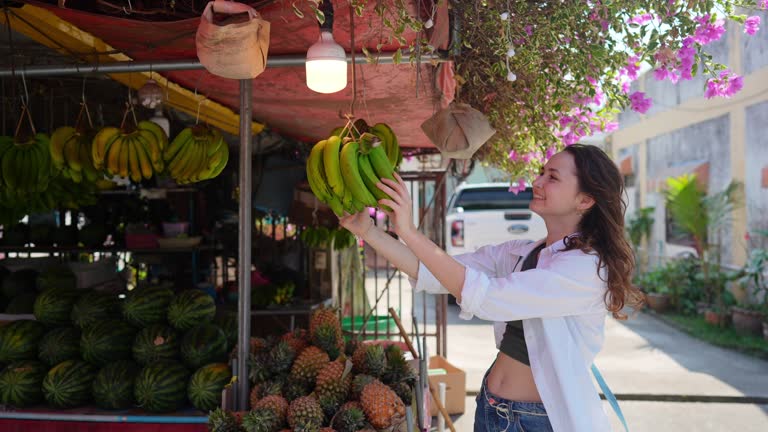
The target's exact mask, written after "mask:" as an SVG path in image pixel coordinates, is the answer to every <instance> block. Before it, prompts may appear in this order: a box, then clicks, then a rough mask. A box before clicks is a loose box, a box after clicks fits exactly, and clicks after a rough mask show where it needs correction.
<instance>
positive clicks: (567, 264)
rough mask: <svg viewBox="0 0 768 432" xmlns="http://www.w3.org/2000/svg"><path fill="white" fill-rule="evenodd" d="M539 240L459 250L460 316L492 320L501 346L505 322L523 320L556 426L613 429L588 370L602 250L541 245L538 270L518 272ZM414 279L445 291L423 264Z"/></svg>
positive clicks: (559, 431)
mask: <svg viewBox="0 0 768 432" xmlns="http://www.w3.org/2000/svg"><path fill="white" fill-rule="evenodd" d="M541 242H543V240H541V241H539V242H535V243H529V242H526V241H510V242H506V243H502V244H499V245H495V246H485V247H482V248H480V249H478V250H477V251H475V252H472V253H467V254H462V255H457V256H455V257H454V258H456V260H457V261H459V262H460V263H462V264H463V265H464V266H465V267H466V273H465V278H464V286H463V288H462V291H461V297H462V299H461V304H460V307H461V313H460V315H459V317H461V318H463V319H467V320H468V319H472V317H473V316H477V317H478V318H480V319H483V320H488V321H494V333H495V336H496V347H497V348H498V347H499V346H500V344H501V338H502V336H503V334H504V327H505V325H506V322H507V321H514V320H522V321H523V329H524V332H525V342H526V344H527V346H528V357H529V359H530V362H531V371H532V372H533V378H534V381H535V382H536V388H537V389H538V391H539V395H540V396H541V400H542V402H543V403H544V406H545V408H546V409H547V414H548V415H549V420H550V423H551V424H552V427H553V429H554V430H555V432H603V431H610V430H611V428H610V424H609V421H608V417H607V415H606V413H605V411H603V407H602V403H601V401H600V397H599V394H598V392H597V389H595V387H594V385H593V383H592V377H591V374H590V366H591V365H592V361H593V359H594V358H595V356H596V355H597V353H598V352H599V351H600V349H601V348H602V346H603V340H604V330H605V317H606V315H607V309H606V306H605V294H606V292H607V286H606V283H605V282H604V281H603V280H602V279H601V278H600V277H599V276H598V273H597V267H598V257H597V255H593V254H587V253H584V252H582V251H580V250H569V251H564V249H565V244H564V242H563V241H559V242H557V243H555V244H552V245H551V246H549V247H545V248H544V249H542V250H541V253H540V254H539V261H538V265H537V266H536V268H535V269H531V270H528V271H525V272H520V268H521V267H522V261H523V259H524V258H525V256H527V255H528V253H529V252H530V251H531V250H533V249H534V248H535V247H536V246H537V245H540V244H541ZM603 274H604V271H603ZM411 283H412V285H413V286H414V290H415V291H426V292H428V293H433V294H444V293H447V292H448V291H447V290H445V288H444V287H443V286H442V285H441V284H440V282H439V281H438V280H437V279H436V278H435V276H434V275H432V273H430V271H429V270H428V269H427V268H426V267H425V266H424V264H421V263H420V264H419V273H418V276H417V279H416V280H413V279H411Z"/></svg>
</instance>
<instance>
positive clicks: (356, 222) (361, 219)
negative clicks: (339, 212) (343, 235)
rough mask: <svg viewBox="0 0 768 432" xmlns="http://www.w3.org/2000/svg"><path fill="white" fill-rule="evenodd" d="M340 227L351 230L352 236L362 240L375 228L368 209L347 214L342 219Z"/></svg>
mask: <svg viewBox="0 0 768 432" xmlns="http://www.w3.org/2000/svg"><path fill="white" fill-rule="evenodd" d="M339 225H341V226H342V227H344V228H346V229H347V230H349V232H351V233H352V234H354V235H356V236H358V237H360V238H362V237H363V236H364V235H365V234H366V233H367V232H368V230H369V229H371V227H372V226H373V220H372V219H371V216H370V215H369V214H368V210H367V209H366V210H364V211H361V212H357V213H355V214H346V215H344V216H342V217H340V218H339Z"/></svg>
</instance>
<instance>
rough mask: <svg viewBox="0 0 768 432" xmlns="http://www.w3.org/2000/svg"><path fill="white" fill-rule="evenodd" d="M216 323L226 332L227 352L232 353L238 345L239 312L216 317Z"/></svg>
mask: <svg viewBox="0 0 768 432" xmlns="http://www.w3.org/2000/svg"><path fill="white" fill-rule="evenodd" d="M215 323H216V325H218V326H219V327H221V329H222V330H223V331H224V336H226V337H227V351H231V350H232V348H234V347H235V345H237V332H238V330H237V325H238V323H237V312H227V313H224V314H221V315H219V316H217V317H216V321H215Z"/></svg>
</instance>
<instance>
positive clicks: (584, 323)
mask: <svg viewBox="0 0 768 432" xmlns="http://www.w3.org/2000/svg"><path fill="white" fill-rule="evenodd" d="M397 180H398V181H397V182H393V181H389V180H383V181H382V182H383V184H380V185H379V187H380V188H381V189H382V190H383V191H384V192H386V193H387V194H389V196H390V197H391V198H392V199H391V200H386V199H385V200H381V201H380V204H381V205H382V206H388V207H389V208H391V209H392V211H391V212H390V213H389V217H390V221H391V223H392V224H393V227H394V230H395V233H396V234H397V235H398V236H399V237H400V239H401V240H402V241H403V242H404V243H401V242H400V241H397V240H395V239H393V238H392V237H391V236H389V235H388V234H386V233H385V232H384V231H382V230H381V229H378V228H377V227H375V226H374V225H373V223H372V221H371V219H370V218H369V217H368V215H367V214H366V213H358V214H355V215H348V216H344V217H343V218H341V225H342V226H344V227H345V228H347V229H349V230H350V231H352V232H353V233H354V234H356V235H358V236H360V237H361V238H363V240H365V241H366V242H367V243H368V244H369V245H370V246H372V247H373V248H375V249H376V250H377V251H378V252H379V253H380V254H383V255H384V256H385V257H386V258H387V259H388V260H389V261H390V262H392V263H393V264H394V265H395V266H396V267H397V268H398V269H400V270H401V271H402V272H404V273H406V274H407V275H408V276H409V277H410V278H411V282H412V284H414V287H415V290H417V291H421V290H424V291H427V292H430V293H446V292H447V293H451V294H453V295H454V296H455V297H456V299H457V303H458V304H459V305H460V307H461V314H460V317H462V318H464V319H471V318H472V316H477V317H479V318H481V319H484V320H489V321H494V322H496V324H495V325H494V329H495V333H496V345H497V348H499V353H498V355H497V357H496V361H495V362H494V363H493V365H492V366H491V368H490V369H489V370H488V372H487V373H486V376H485V378H484V379H483V383H482V388H481V391H480V394H479V395H478V397H477V410H476V412H475V431H476V432H481V431H482V432H485V431H489V432H490V431H509V432H512V431H526V432H535V431H557V432H582V431H583V432H598V431H609V430H610V426H609V422H608V419H607V416H606V414H605V412H604V411H603V409H602V404H601V402H600V398H599V396H598V393H597V390H596V389H595V388H594V386H593V384H592V379H591V375H590V372H589V370H590V365H591V364H592V360H593V359H594V357H595V355H597V353H598V352H599V351H600V349H601V347H602V344H603V338H604V325H605V315H606V310H607V311H609V312H611V313H612V314H613V316H614V317H615V318H618V319H626V315H624V314H622V312H621V311H622V309H623V307H624V306H625V304H626V305H631V306H635V307H637V306H639V305H640V304H641V303H642V300H641V298H642V297H641V295H640V294H639V291H638V290H636V289H635V288H633V287H632V286H631V284H630V275H631V273H632V270H633V267H634V262H633V258H632V252H631V249H630V247H629V245H628V243H627V241H626V240H625V237H624V229H623V227H624V210H625V207H626V206H625V203H624V201H623V192H624V187H623V181H622V177H621V175H620V173H619V171H618V169H617V168H616V165H615V164H614V163H613V162H612V161H611V160H610V159H609V158H608V156H607V155H606V154H605V153H604V152H603V151H602V150H600V149H598V148H597V147H594V146H585V145H573V146H570V147H567V148H566V149H565V150H563V151H562V152H560V153H557V154H556V155H554V156H553V157H552V158H551V159H550V160H549V161H548V162H547V163H546V165H545V166H544V169H543V170H542V173H541V174H540V175H539V177H538V178H537V179H536V180H535V181H534V182H533V200H532V201H531V204H530V208H531V210H532V211H534V212H536V213H537V214H539V215H540V216H541V217H542V218H543V219H544V221H545V223H546V226H547V237H546V238H545V239H542V240H540V241H538V242H534V243H528V242H525V241H509V242H506V243H502V244H499V245H493V246H485V247H482V248H480V249H478V250H477V251H476V252H473V253H468V254H463V255H459V256H456V257H453V258H452V257H450V256H448V255H446V254H445V252H444V251H443V250H442V249H441V248H439V247H438V246H437V245H435V244H434V243H433V242H432V241H430V240H429V239H428V238H427V237H426V236H424V235H423V234H421V233H419V232H418V230H417V228H416V227H415V226H414V223H413V220H412V217H411V215H412V207H411V199H410V197H409V195H408V191H407V189H406V186H405V184H404V183H403V181H402V179H401V178H400V177H397Z"/></svg>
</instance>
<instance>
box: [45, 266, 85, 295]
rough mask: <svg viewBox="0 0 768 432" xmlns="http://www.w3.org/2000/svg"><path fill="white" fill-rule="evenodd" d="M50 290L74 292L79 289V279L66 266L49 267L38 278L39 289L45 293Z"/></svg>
mask: <svg viewBox="0 0 768 432" xmlns="http://www.w3.org/2000/svg"><path fill="white" fill-rule="evenodd" d="M50 288H67V289H71V290H73V289H75V288H77V277H76V276H75V274H74V273H73V272H72V269H70V268H69V267H67V266H65V265H60V266H53V267H49V268H47V269H45V270H43V272H42V273H40V274H39V275H38V276H37V289H38V290H40V291H45V290H47V289H50Z"/></svg>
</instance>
